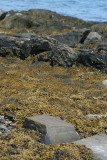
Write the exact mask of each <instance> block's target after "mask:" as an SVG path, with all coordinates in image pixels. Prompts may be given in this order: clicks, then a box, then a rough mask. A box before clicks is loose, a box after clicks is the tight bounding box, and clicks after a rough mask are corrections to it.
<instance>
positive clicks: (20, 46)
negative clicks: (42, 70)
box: [0, 34, 57, 60]
mask: <svg viewBox="0 0 107 160" xmlns="http://www.w3.org/2000/svg"><path fill="white" fill-rule="evenodd" d="M21 36H23V34H22V35H21ZM28 36H30V35H27V36H26V37H28ZM24 37H25V35H24ZM56 44H57V41H56V40H55V39H52V38H48V37H45V38H43V37H35V38H31V39H29V38H18V37H11V36H0V56H4V57H5V56H6V55H11V56H13V55H15V56H17V57H19V58H21V59H23V60H24V59H25V58H27V57H28V56H29V55H30V54H32V55H33V54H39V53H41V52H44V51H49V50H51V49H52V48H53V47H54V46H55V45H56Z"/></svg>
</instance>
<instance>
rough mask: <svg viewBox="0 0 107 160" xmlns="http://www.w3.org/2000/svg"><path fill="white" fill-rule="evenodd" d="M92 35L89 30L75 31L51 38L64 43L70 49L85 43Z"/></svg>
mask: <svg viewBox="0 0 107 160" xmlns="http://www.w3.org/2000/svg"><path fill="white" fill-rule="evenodd" d="M89 33H90V30H89V29H85V28H84V29H80V30H74V31H70V32H66V33H61V34H55V35H50V37H52V38H55V39H57V40H58V41H59V42H60V43H64V44H66V45H68V46H69V47H75V45H76V44H78V43H83V42H84V40H85V39H86V38H87V36H88V34H89Z"/></svg>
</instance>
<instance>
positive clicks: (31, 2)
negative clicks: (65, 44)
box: [0, 0, 107, 22]
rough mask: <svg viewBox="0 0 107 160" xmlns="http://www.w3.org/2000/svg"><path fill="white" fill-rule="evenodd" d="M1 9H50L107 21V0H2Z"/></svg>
mask: <svg viewBox="0 0 107 160" xmlns="http://www.w3.org/2000/svg"><path fill="white" fill-rule="evenodd" d="M0 9H2V10H6V11H9V10H15V11H22V10H29V9H48V10H51V11H55V12H57V13H60V14H62V15H67V16H72V17H78V18H80V19H83V20H87V21H98V22H107V0H0Z"/></svg>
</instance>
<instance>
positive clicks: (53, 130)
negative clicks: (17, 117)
mask: <svg viewBox="0 0 107 160" xmlns="http://www.w3.org/2000/svg"><path fill="white" fill-rule="evenodd" d="M24 127H25V128H28V129H33V130H37V131H39V132H40V133H41V140H42V141H43V142H44V143H45V144H47V145H49V144H57V143H66V142H74V141H76V140H79V135H78V133H77V132H76V131H75V129H74V127H73V125H72V124H69V123H67V122H64V121H62V120H60V119H58V118H55V117H52V116H48V115H38V116H32V117H28V118H26V120H25V122H24Z"/></svg>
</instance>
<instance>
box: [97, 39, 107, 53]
mask: <svg viewBox="0 0 107 160" xmlns="http://www.w3.org/2000/svg"><path fill="white" fill-rule="evenodd" d="M97 44H98V48H97V49H98V51H101V50H104V51H106V52H107V41H106V42H97Z"/></svg>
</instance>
